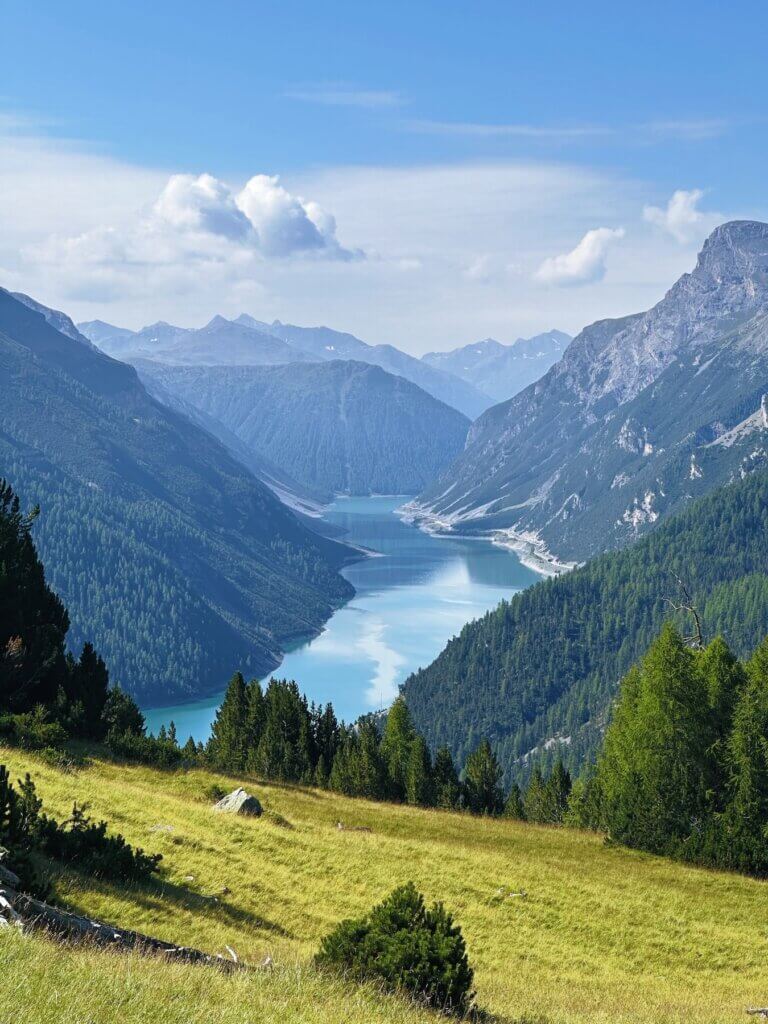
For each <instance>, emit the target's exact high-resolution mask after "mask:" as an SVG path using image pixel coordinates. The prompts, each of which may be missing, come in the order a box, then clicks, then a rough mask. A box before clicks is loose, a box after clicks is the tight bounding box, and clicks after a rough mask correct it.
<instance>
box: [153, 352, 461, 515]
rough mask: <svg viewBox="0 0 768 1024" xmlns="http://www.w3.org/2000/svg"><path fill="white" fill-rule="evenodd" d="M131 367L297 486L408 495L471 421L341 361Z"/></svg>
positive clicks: (456, 447) (452, 451)
mask: <svg viewBox="0 0 768 1024" xmlns="http://www.w3.org/2000/svg"><path fill="white" fill-rule="evenodd" d="M136 365H137V368H138V370H139V374H140V376H141V377H142V379H144V380H145V381H146V382H147V385H148V386H149V387H150V389H152V388H156V387H159V388H161V389H162V390H163V392H165V393H167V394H170V395H171V396H174V397H175V398H176V399H177V400H180V401H183V402H184V403H185V404H188V405H190V406H193V407H194V408H196V409H198V410H200V411H201V412H202V413H203V414H205V416H207V417H210V418H211V419H212V420H215V421H217V422H218V423H220V424H222V425H223V426H224V428H226V430H227V431H229V432H231V433H232V434H234V435H235V436H236V437H237V438H238V439H239V441H240V442H241V443H242V444H244V445H246V446H247V448H248V449H249V450H250V451H251V452H253V453H255V454H256V455H257V456H258V457H260V458H262V459H266V460H268V461H269V462H270V463H272V464H274V465H276V466H279V467H280V469H281V471H283V472H284V473H287V474H289V475H290V476H291V477H293V478H295V479H296V480H298V481H299V483H300V484H301V485H303V486H305V487H308V488H313V489H322V490H326V491H330V492H333V493H345V494H355V495H367V494H371V493H374V494H376V493H377V494H414V493H416V491H418V490H419V489H420V488H421V487H423V486H424V485H425V484H426V483H427V482H428V481H429V480H431V479H433V478H434V477H435V476H436V475H437V474H438V473H439V472H440V471H441V470H442V469H443V468H444V467H445V466H446V465H447V464H448V463H449V462H450V461H451V460H452V459H453V458H454V457H455V456H456V455H457V454H458V452H460V451H461V449H462V448H463V446H464V441H465V438H466V435H467V431H468V429H469V424H470V421H469V420H468V419H467V418H466V417H465V416H463V415H462V414H461V413H460V412H457V411H456V410H455V409H452V408H451V407H450V406H447V405H445V404H444V403H442V402H439V401H438V400H437V399H435V398H433V397H432V396H431V395H428V394H427V393H426V392H425V391H422V389H421V388H419V387H417V386H416V385H415V384H412V383H411V382H410V381H407V380H405V379H404V378H402V377H397V376H394V375H393V374H391V373H387V372H386V371H385V370H383V369H382V368H381V367H379V366H372V365H370V364H369V363H363V362H356V361H353V360H349V359H344V360H331V361H328V362H322V363H297V364H289V365H285V366H237V367H236V366H231V367H230V366H210V367H191V366H166V365H162V364H159V363H154V362H151V361H138V362H137V364H136Z"/></svg>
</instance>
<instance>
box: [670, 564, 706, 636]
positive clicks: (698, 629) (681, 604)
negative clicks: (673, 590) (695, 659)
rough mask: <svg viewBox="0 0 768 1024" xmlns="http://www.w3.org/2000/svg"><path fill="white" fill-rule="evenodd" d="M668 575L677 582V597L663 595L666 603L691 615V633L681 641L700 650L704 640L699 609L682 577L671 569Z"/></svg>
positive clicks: (675, 609) (678, 610)
mask: <svg viewBox="0 0 768 1024" xmlns="http://www.w3.org/2000/svg"><path fill="white" fill-rule="evenodd" d="M669 575H670V576H671V577H672V578H673V579H674V580H675V582H676V583H677V587H678V591H679V597H678V598H677V600H675V599H673V598H671V597H665V598H664V600H665V601H666V602H667V604H668V605H670V607H671V608H672V609H674V611H676V612H686V613H687V614H688V615H690V616H692V618H693V633H691V634H690V635H688V636H684V637H683V642H684V643H686V644H688V645H689V646H690V647H693V648H694V649H695V650H697V651H700V650H701V649H702V648H703V647H704V644H705V640H704V630H703V628H702V625H701V615H700V614H699V610H698V608H697V607H696V605H695V604H694V603H693V596H692V595H691V591H690V589H689V587H688V585H687V584H686V582H685V581H684V580H683V579H682V577H681V576H678V574H677V573H676V572H672V571H671V570H670V573H669Z"/></svg>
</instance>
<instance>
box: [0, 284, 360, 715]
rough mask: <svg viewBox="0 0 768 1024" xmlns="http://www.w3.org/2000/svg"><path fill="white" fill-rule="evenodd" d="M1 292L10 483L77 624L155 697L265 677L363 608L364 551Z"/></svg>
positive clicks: (130, 377) (5, 469)
mask: <svg viewBox="0 0 768 1024" xmlns="http://www.w3.org/2000/svg"><path fill="white" fill-rule="evenodd" d="M47 320H48V318H46V317H44V316H43V315H42V314H40V313H38V312H36V311H35V309H34V308H33V307H32V306H31V305H30V304H22V303H21V302H19V301H17V300H16V299H14V298H13V297H12V296H11V295H10V294H9V293H7V292H2V291H0V379H2V383H3V398H4V402H3V413H2V432H1V433H0V474H2V475H3V476H5V477H7V478H8V480H9V482H10V483H11V484H12V486H13V487H14V488H15V489H16V490H17V492H18V493H19V494H20V497H21V499H22V501H23V502H24V504H25V505H26V506H30V505H32V504H34V503H39V504H40V505H41V508H42V515H41V517H40V520H39V523H38V525H37V527H36V540H37V543H38V544H39V547H40V551H41V554H42V557H44V558H45V562H46V566H47V568H48V570H49V572H50V575H51V582H52V584H53V586H54V587H55V589H56V590H57V591H59V592H60V593H61V594H62V596H63V597H64V598H65V600H66V602H67V605H68V607H69V609H70V612H71V614H72V618H73V629H72V634H71V640H72V642H73V643H74V644H77V643H78V642H82V640H83V639H84V638H86V637H87V638H88V639H90V640H93V641H94V642H95V643H96V644H97V646H98V648H99V649H100V650H101V652H102V653H103V655H104V656H105V658H106V659H107V660H108V662H109V665H110V668H111V670H112V673H113V677H114V678H115V679H117V680H119V681H120V682H121V683H122V684H123V685H125V686H127V687H128V688H130V689H131V690H133V692H135V693H137V694H138V695H140V696H141V697H142V698H144V699H147V698H151V699H153V700H163V699H166V700H171V699H172V698H174V697H179V696H181V695H183V694H186V695H189V696H194V695H202V694H205V693H210V692H213V690H215V689H217V688H218V687H219V686H220V685H221V682H222V679H223V678H225V677H226V675H227V674H228V673H229V672H230V671H231V670H232V668H233V667H234V666H235V665H241V664H244V665H247V666H249V667H250V669H251V671H254V672H260V673H261V672H264V671H267V670H268V669H270V668H272V667H274V666H275V664H276V663H277V660H278V658H279V656H280V653H281V649H282V647H283V645H284V644H287V643H289V642H292V641H294V640H296V639H297V638H299V637H302V636H307V635H311V634H312V633H313V632H315V631H317V630H318V629H319V628H320V627H321V626H322V624H323V622H324V621H325V619H327V617H328V616H329V615H330V614H331V612H332V611H333V609H334V608H335V607H337V606H338V605H339V604H340V603H341V602H343V601H344V600H345V599H347V598H348V597H349V596H351V593H352V590H351V587H350V586H349V584H348V583H347V582H346V581H345V580H344V579H343V578H341V577H340V576H339V575H338V572H337V570H338V568H339V567H340V566H341V565H342V564H343V563H344V561H345V560H346V559H347V558H348V557H349V549H347V548H344V547H343V546H340V545H338V544H335V543H333V542H330V541H327V540H325V539H323V538H321V537H318V536H316V535H315V534H313V533H312V532H310V531H308V530H307V529H306V528H305V527H304V526H302V525H301V524H300V523H299V521H298V520H297V519H296V518H295V517H294V516H293V514H292V513H291V512H290V511H289V510H288V509H286V508H285V507H284V506H283V505H282V504H281V503H280V502H279V501H278V500H277V499H276V498H275V497H274V495H273V494H272V493H271V491H270V490H268V489H267V488H266V487H265V486H264V485H263V484H261V483H260V482H259V481H258V480H257V479H256V478H255V477H254V476H253V475H252V474H251V473H250V472H248V470H246V469H245V467H244V466H243V465H242V464H241V463H240V462H237V461H235V459H233V458H232V456H231V455H230V454H229V453H228V452H227V451H226V449H225V448H224V447H223V446H222V445H221V444H220V443H219V442H218V441H216V440H215V439H214V438H212V437H211V436H210V435H209V434H207V433H205V432H204V431H203V430H201V429H200V428H199V427H197V426H195V425H194V424H192V423H191V422H189V421H188V420H187V419H185V418H183V417H181V416H179V415H178V414H177V413H175V412H172V411H170V410H169V409H167V408H166V407H164V406H163V405H161V404H160V403H158V402H157V401H155V400H154V399H153V398H151V397H150V396H149V395H148V393H147V391H146V390H145V388H144V386H143V385H142V384H141V382H140V380H139V378H138V376H137V374H136V371H135V370H134V369H133V368H132V367H130V366H126V365H125V364H123V363H120V362H117V361H115V360H114V359H112V358H110V357H108V356H106V355H104V354H103V353H101V352H99V351H96V350H94V349H93V348H92V347H91V346H90V345H85V344H81V343H79V342H77V341H75V340H73V339H72V338H70V337H68V336H65V335H63V334H61V333H60V332H59V331H58V330H56V329H54V328H53V327H52V326H51V325H50V323H49V322H47Z"/></svg>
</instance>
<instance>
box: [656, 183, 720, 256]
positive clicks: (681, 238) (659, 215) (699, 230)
mask: <svg viewBox="0 0 768 1024" xmlns="http://www.w3.org/2000/svg"><path fill="white" fill-rule="evenodd" d="M703 198H704V192H703V191H702V190H701V189H700V188H693V189H691V190H690V191H686V190H685V189H682V188H679V189H678V190H677V191H676V192H674V193H673V195H672V198H671V199H670V200H669V202H668V203H667V205H666V206H665V207H663V208H662V207H660V206H646V207H644V208H643V219H644V220H646V221H647V222H648V223H649V224H653V225H655V226H656V227H657V228H661V230H662V231H664V232H666V233H667V234H668V235H671V236H672V237H673V238H674V239H675V240H676V241H678V242H680V243H681V244H683V245H684V244H686V243H687V242H693V241H695V240H696V239H697V238H699V237H701V235H702V234H704V233H705V232H706V230H707V227H706V220H707V218H705V215H704V214H703V213H702V212H701V210H699V209H697V207H698V205H699V203H700V202H701V200H702V199H703ZM716 219H718V218H716Z"/></svg>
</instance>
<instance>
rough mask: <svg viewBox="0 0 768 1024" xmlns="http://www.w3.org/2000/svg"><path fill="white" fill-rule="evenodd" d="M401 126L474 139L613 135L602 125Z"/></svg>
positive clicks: (465, 123)
mask: <svg viewBox="0 0 768 1024" xmlns="http://www.w3.org/2000/svg"><path fill="white" fill-rule="evenodd" d="M403 127H404V128H405V129H406V130H407V131H409V132H414V133H415V134H418V135H455V136H462V135H463V136H467V137H469V138H476V139H493V138H519V139H539V140H551V141H554V142H567V141H574V140H578V139H585V138H593V137H595V136H599V135H613V134H614V132H613V129H612V128H609V127H607V126H605V125H538V124H486V123H484V122H481V121H420V120H414V121H405V122H404V124H403Z"/></svg>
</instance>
